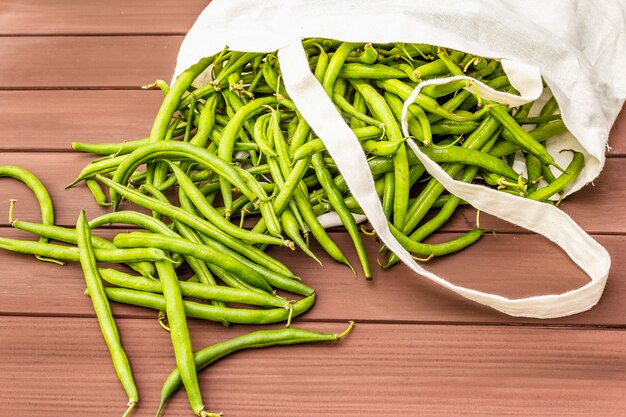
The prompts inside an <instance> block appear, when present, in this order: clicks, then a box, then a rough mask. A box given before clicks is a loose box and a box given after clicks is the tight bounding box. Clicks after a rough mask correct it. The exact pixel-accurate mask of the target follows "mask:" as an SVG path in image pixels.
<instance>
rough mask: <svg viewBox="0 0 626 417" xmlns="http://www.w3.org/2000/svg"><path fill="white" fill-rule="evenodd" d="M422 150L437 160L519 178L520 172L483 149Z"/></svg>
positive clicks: (425, 147)
mask: <svg viewBox="0 0 626 417" xmlns="http://www.w3.org/2000/svg"><path fill="white" fill-rule="evenodd" d="M420 150H421V151H422V152H423V153H424V154H425V155H426V156H428V157H429V158H430V159H432V160H433V161H435V162H438V163H442V162H458V163H463V164H465V165H473V166H477V167H481V168H483V169H486V170H487V171H490V172H493V173H495V174H498V175H501V176H504V177H507V178H511V179H514V180H517V178H518V177H519V174H518V173H517V172H515V171H514V170H513V169H512V168H511V167H510V166H508V165H507V164H506V163H505V162H503V161H502V160H501V159H499V158H496V157H493V156H491V155H489V154H487V153H485V152H484V151H482V150H480V151H479V150H475V149H468V148H463V147H460V146H447V147H428V146H423V147H421V148H420Z"/></svg>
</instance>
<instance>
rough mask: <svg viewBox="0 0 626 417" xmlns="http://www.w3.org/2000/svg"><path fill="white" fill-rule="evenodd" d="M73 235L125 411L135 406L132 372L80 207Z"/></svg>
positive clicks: (135, 389)
mask: <svg viewBox="0 0 626 417" xmlns="http://www.w3.org/2000/svg"><path fill="white" fill-rule="evenodd" d="M76 236H77V241H78V242H77V243H78V252H79V258H80V264H81V266H82V269H83V275H84V277H85V283H86V284H87V291H88V292H89V296H90V298H91V302H92V304H93V309H94V311H95V313H96V317H97V318H98V324H99V325H100V331H101V332H102V336H103V337H104V341H105V342H106V344H107V347H108V349H109V353H110V355H111V359H112V361H113V366H114V368H115V373H116V374H117V377H118V378H119V380H120V382H121V383H122V386H123V387H124V391H125V392H126V395H128V409H127V411H126V413H125V414H124V415H128V413H129V412H130V410H132V409H133V408H135V406H136V405H137V402H138V401H139V394H138V392H137V387H136V386H135V381H134V379H133V374H132V371H131V368H130V363H129V362H128V357H127V356H126V353H125V352H124V348H123V347H122V343H121V341H120V335H119V333H118V331H117V326H116V325H115V320H114V319H113V315H112V314H111V308H110V306H109V302H108V300H107V298H106V295H105V293H104V286H103V285H102V281H101V280H100V275H99V274H98V268H97V266H96V257H95V254H94V250H93V248H92V246H91V240H92V239H91V233H90V231H89V225H88V224H87V218H86V217H85V212H84V211H81V212H80V216H79V217H78V222H77V224H76Z"/></svg>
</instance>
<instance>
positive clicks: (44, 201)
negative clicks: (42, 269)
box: [0, 165, 58, 263]
mask: <svg viewBox="0 0 626 417" xmlns="http://www.w3.org/2000/svg"><path fill="white" fill-rule="evenodd" d="M2 177H9V178H13V179H16V180H18V181H21V182H22V183H24V185H26V186H27V187H28V188H29V189H30V190H31V191H32V192H33V194H34V195H35V198H36V199H37V202H38V203H39V210H40V211H41V222H42V223H43V224H45V225H54V207H53V205H52V199H51V198H50V194H49V193H48V190H46V187H45V186H44V185H43V184H42V183H41V181H40V180H39V178H37V177H36V176H35V175H34V174H32V173H30V172H29V171H27V170H25V169H24V168H21V167H18V166H13V165H4V166H0V178H2ZM10 215H11V211H9V216H10ZM10 220H11V221H12V220H13V219H10ZM39 242H40V243H46V242H48V238H47V237H45V236H41V237H40V238H39ZM36 258H37V259H39V260H40V261H45V262H52V263H58V261H56V260H55V259H54V258H47V257H45V256H40V255H37V256H36Z"/></svg>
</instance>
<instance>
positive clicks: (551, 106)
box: [539, 96, 560, 116]
mask: <svg viewBox="0 0 626 417" xmlns="http://www.w3.org/2000/svg"><path fill="white" fill-rule="evenodd" d="M558 109H559V103H557V101H556V97H554V96H552V97H550V98H549V99H548V101H546V104H544V105H543V107H542V108H541V111H540V112H539V116H549V115H551V114H553V113H554V112H555V111H557V110H558ZM558 116H560V115H558Z"/></svg>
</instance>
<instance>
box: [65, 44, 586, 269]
mask: <svg viewBox="0 0 626 417" xmlns="http://www.w3.org/2000/svg"><path fill="white" fill-rule="evenodd" d="M303 45H304V48H305V51H306V54H307V57H308V60H309V64H310V68H311V71H312V72H313V73H314V74H315V76H316V77H317V79H318V80H319V82H320V83H321V84H322V86H323V87H324V89H325V91H326V92H327V93H328V95H329V97H330V98H331V99H332V101H333V103H334V104H335V105H336V107H337V111H339V112H340V113H341V115H342V116H343V118H344V120H345V121H346V123H347V124H348V125H349V126H350V128H351V129H352V130H353V132H354V134H355V136H356V137H357V138H358V139H359V141H360V143H361V145H362V149H363V151H364V152H365V153H366V155H367V157H368V163H369V166H370V168H371V173H372V175H373V177H374V180H375V185H376V191H377V193H378V194H379V197H380V201H381V204H382V207H383V211H384V213H385V214H386V215H387V217H388V219H389V223H390V225H391V226H392V231H393V234H394V235H395V236H396V238H397V239H398V240H399V241H400V243H401V244H402V245H403V246H404V247H405V248H406V249H407V250H409V251H410V252H411V253H413V254H414V256H415V257H416V258H417V259H422V260H424V259H430V258H431V257H433V256H442V255H445V254H449V253H453V252H456V251H458V250H461V249H463V248H465V247H467V246H469V245H471V244H472V243H474V242H476V241H478V240H479V238H480V237H481V235H482V234H483V232H484V231H483V230H481V229H479V228H478V225H477V229H476V230H470V231H468V232H467V233H465V234H463V235H461V236H458V237H456V238H454V239H453V240H451V241H448V242H443V243H437V244H432V243H427V242H425V241H426V240H427V239H428V237H429V236H430V235H432V234H433V233H434V232H435V231H437V230H438V229H439V228H440V227H441V226H443V225H444V224H445V223H446V222H447V221H448V220H449V219H450V218H451V217H452V216H453V214H454V213H455V212H456V209H457V207H459V206H460V205H463V204H464V202H463V201H461V200H460V199H459V198H457V197H455V196H451V195H449V194H447V193H446V192H445V189H444V188H443V186H442V185H441V184H439V182H438V181H436V180H435V179H433V178H431V177H430V176H429V175H428V173H427V172H425V169H424V166H423V165H422V164H421V163H420V161H419V160H418V159H417V157H416V156H415V155H414V154H413V152H412V151H411V150H410V148H409V147H408V146H407V144H406V143H405V142H406V140H407V139H408V138H407V137H404V136H403V134H402V129H401V123H400V118H401V113H402V107H403V102H404V100H406V99H407V98H408V97H409V95H410V94H411V92H412V91H413V89H414V88H415V87H416V86H417V85H418V84H419V83H420V82H421V81H424V80H429V79H433V78H441V77H447V76H458V75H467V76H469V77H472V78H474V79H476V80H479V81H481V82H483V83H485V84H487V85H488V86H490V87H492V88H494V89H496V90H500V91H503V92H508V93H513V94H515V93H516V90H515V89H514V88H513V87H512V86H511V84H510V83H509V80H508V78H507V76H506V74H505V72H504V70H503V68H502V65H501V64H500V62H499V61H498V60H496V59H487V58H483V57H478V56H475V55H471V54H466V53H463V52H460V51H456V50H451V49H446V48H440V47H436V46H432V45H424V44H404V43H394V44H369V43H368V44H362V43H350V42H339V41H335V40H330V39H306V40H304V41H303ZM207 72H208V73H210V79H211V80H212V81H210V82H208V83H206V82H205V83H204V85H196V84H194V80H197V79H207V77H206V76H205V75H206V74H207ZM281 78H282V77H281V72H280V66H279V64H278V60H277V58H276V54H275V53H266V54H263V53H246V52H240V51H231V50H228V49H225V50H224V51H222V52H221V53H219V54H217V55H215V56H212V57H208V58H205V59H204V60H201V61H200V62H199V63H198V64H196V65H194V66H193V67H191V68H190V69H188V70H187V71H185V72H184V73H182V74H181V75H180V76H179V77H178V78H177V79H176V81H175V83H174V85H173V86H172V87H171V88H170V87H169V86H168V85H167V84H166V83H165V82H163V81H157V82H155V83H154V84H152V85H151V86H152V87H159V88H160V89H161V90H162V91H163V92H164V94H165V99H164V101H163V104H162V106H161V108H160V109H159V112H158V114H157V116H156V118H155V122H154V125H153V128H152V130H151V132H150V136H149V137H147V138H143V139H138V140H135V141H126V142H123V143H108V144H97V145H94V144H87V143H74V144H73V145H72V146H73V148H74V149H76V150H79V151H85V152H92V153H96V154H99V155H103V156H104V157H103V158H101V159H98V160H96V161H94V162H93V163H91V164H89V165H87V166H86V167H85V168H84V169H83V171H82V172H81V173H80V174H79V176H78V177H77V178H76V180H75V181H74V182H72V184H70V185H73V184H75V183H77V182H79V181H81V180H86V181H87V183H88V185H89V188H90V190H92V192H93V193H94V197H96V200H97V201H98V202H99V203H100V204H102V205H109V204H110V205H112V206H113V208H114V209H117V208H118V207H119V204H120V201H121V199H127V200H130V201H132V202H134V203H136V204H138V205H140V206H142V207H146V208H149V209H150V210H152V211H153V213H154V214H155V216H156V217H157V218H160V217H161V216H170V217H171V216H174V218H175V219H176V221H175V223H176V222H178V223H183V224H185V226H186V227H190V228H191V229H194V230H196V231H200V232H201V234H203V235H206V236H209V237H211V238H213V239H215V240H217V241H218V242H221V243H223V244H224V245H225V246H228V247H229V248H230V249H232V250H234V251H238V246H239V245H240V244H241V242H244V244H247V245H249V247H252V248H256V249H261V250H263V249H265V248H266V247H267V246H269V245H284V246H288V247H291V248H294V247H297V248H298V249H300V250H302V251H303V252H304V253H306V254H307V255H309V256H311V257H312V258H314V259H315V260H317V261H318V262H319V260H318V259H317V257H316V255H315V254H314V253H313V252H312V251H311V250H310V249H309V245H308V243H309V237H310V236H311V235H312V236H313V238H315V240H317V242H318V243H319V245H320V246H321V248H322V249H323V250H324V251H325V252H326V253H327V254H328V255H329V256H330V257H331V258H333V259H334V260H336V261H338V262H340V263H343V264H345V265H347V266H348V267H349V268H350V269H352V270H353V271H354V268H353V267H352V265H350V263H349V262H348V260H347V258H346V256H345V255H344V254H343V253H342V250H341V249H340V248H339V247H338V246H337V245H336V244H335V243H334V242H333V241H332V240H331V239H330V237H329V235H328V233H326V231H325V230H324V227H323V226H322V224H320V222H319V220H318V216H320V215H322V214H324V213H326V212H329V211H334V212H336V213H337V215H338V217H339V218H340V219H341V222H342V223H343V226H344V227H345V230H346V231H347V232H348V234H349V235H350V237H351V239H352V241H353V244H354V249H355V250H356V253H357V255H358V259H359V262H360V265H361V270H362V272H363V275H364V276H365V277H366V278H371V277H372V275H373V273H372V268H371V266H370V263H371V261H370V260H369V259H368V255H367V253H366V251H365V247H364V244H363V240H362V233H361V230H360V229H359V227H358V225H357V223H356V221H355V216H354V215H355V214H362V213H363V211H362V209H361V207H359V205H358V203H357V202H356V201H355V199H354V197H353V196H352V195H351V193H350V190H349V189H348V187H347V186H346V183H345V181H344V179H343V176H342V175H341V173H340V172H339V171H338V170H337V168H336V166H335V164H334V161H333V160H332V159H331V158H330V157H329V156H328V154H327V152H326V150H325V147H324V143H323V142H322V141H321V139H319V138H318V137H316V135H315V132H313V131H312V130H311V129H310V127H309V126H308V124H307V122H306V121H305V120H304V119H303V118H302V116H301V115H300V113H299V112H298V109H297V108H296V107H295V105H294V103H293V102H292V101H291V100H290V98H289V95H288V93H287V91H286V89H285V86H284V84H283V83H282V81H281ZM407 121H408V130H409V132H410V135H411V136H410V137H411V138H412V139H415V140H416V141H417V142H418V143H419V146H420V147H421V150H422V151H423V152H424V153H425V154H426V155H428V156H429V157H430V158H431V159H433V160H434V161H435V162H437V163H440V164H442V167H443V169H444V170H445V171H446V172H447V173H448V174H449V175H450V176H452V177H455V178H457V179H459V180H460V181H463V182H467V183H470V182H476V183H480V184H483V185H485V186H490V187H493V188H496V189H498V190H500V191H502V192H505V193H510V194H515V195H518V196H520V197H525V198H531V199H533V200H538V201H546V202H550V200H549V199H550V198H553V196H555V195H557V194H559V193H561V192H562V191H563V189H564V188H565V187H566V186H567V185H568V184H569V183H570V182H571V181H572V180H573V179H574V178H575V177H576V175H577V174H578V173H579V172H580V170H581V169H582V166H583V162H584V160H583V157H582V155H581V154H579V153H577V152H573V153H574V157H573V159H572V162H571V164H570V165H569V166H567V167H565V169H564V168H562V167H560V166H558V165H557V164H556V162H555V160H554V158H553V156H552V155H550V154H549V153H548V151H547V150H546V148H545V143H546V141H548V140H549V139H550V138H552V137H554V136H558V135H560V134H563V133H564V132H565V131H566V128H565V125H564V124H563V121H562V120H561V117H560V114H559V113H558V106H557V103H556V100H555V99H554V97H552V98H550V99H549V100H548V101H547V102H546V103H545V104H543V105H538V104H537V103H533V102H531V103H528V104H525V105H523V106H520V107H518V108H509V107H508V106H505V105H501V104H498V103H495V102H489V101H487V100H483V99H481V97H480V95H479V94H478V93H477V89H475V87H474V86H473V84H472V82H471V81H465V80H461V81H459V80H456V81H453V82H449V83H446V84H440V85H429V86H427V87H425V88H423V89H422V90H421V92H420V94H419V95H418V96H417V98H416V99H415V102H414V103H413V104H411V105H410V106H409V112H408V115H407ZM326 140H332V138H326ZM515 161H518V162H517V163H516V164H514V162H515ZM524 162H525V165H526V169H523V170H522V169H521V168H520V167H523V165H524ZM143 164H146V165H145V166H146V169H145V170H138V167H140V166H143ZM555 174H560V175H555ZM557 177H558V180H557ZM102 185H105V186H107V187H109V196H110V201H109V199H107V197H106V194H105V193H104V192H103V191H102V190H101V188H100V186H102ZM176 189H177V190H178V191H175V190H176ZM168 192H170V193H172V192H173V193H174V195H178V197H179V200H180V208H174V207H173V206H171V205H169V206H167V207H165V206H164V204H168V202H167V201H163V200H162V199H161V202H160V203H157V201H156V200H158V199H159V198H158V197H157V196H156V195H155V193H165V194H167V193H168ZM192 218H193V220H192ZM199 223H202V226H200V225H199ZM209 224H211V226H210V227H212V229H211V232H209V230H208V228H209ZM200 227H201V228H202V229H200ZM226 236H229V237H228V238H227V237H226ZM184 238H185V239H188V240H189V238H187V237H184ZM222 239H230V241H229V242H230V243H231V244H230V245H229V244H228V243H226V242H224V241H223V240H222ZM234 239H236V240H237V243H234V242H233V240H234ZM384 249H385V248H384V247H383V248H381V251H380V252H381V253H382V252H383V251H384ZM244 256H247V255H244ZM253 260H254V261H255V262H261V263H262V261H261V260H259V259H253ZM397 262H398V258H397V257H396V256H395V255H394V254H389V258H388V260H387V261H386V262H381V261H380V260H379V264H382V265H383V266H385V267H389V266H391V265H393V264H395V263H397Z"/></svg>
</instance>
